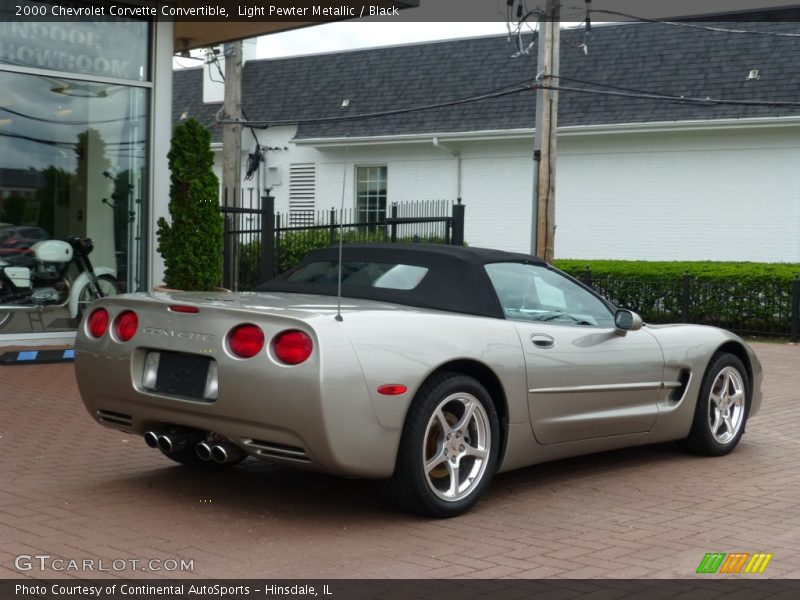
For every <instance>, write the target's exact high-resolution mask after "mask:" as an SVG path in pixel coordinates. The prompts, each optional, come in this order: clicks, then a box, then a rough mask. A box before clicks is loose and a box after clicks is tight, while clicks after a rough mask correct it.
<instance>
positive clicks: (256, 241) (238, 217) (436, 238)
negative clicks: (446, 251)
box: [220, 196, 465, 290]
mask: <svg viewBox="0 0 800 600" xmlns="http://www.w3.org/2000/svg"><path fill="white" fill-rule="evenodd" d="M254 204H257V205H255V206H254ZM220 212H221V213H222V214H223V216H224V218H225V222H224V232H225V233H224V235H225V241H224V246H223V277H222V285H223V286H224V287H226V288H228V289H231V290H249V289H253V288H254V287H255V286H256V285H258V284H259V283H260V282H262V281H267V280H268V279H271V278H272V277H274V276H275V275H278V274H279V273H282V272H284V271H287V270H288V269H290V268H292V267H293V266H294V265H295V264H297V262H299V261H300V260H301V259H302V258H303V257H304V256H305V255H306V254H307V253H308V252H309V251H310V250H313V249H314V248H322V247H325V246H330V245H333V244H335V243H337V242H338V241H339V239H340V237H341V239H342V241H343V242H344V243H351V242H377V241H380V242H392V243H409V242H424V243H438V244H452V245H463V244H464V212H465V207H464V205H463V204H461V203H460V202H457V203H455V204H452V203H450V202H449V201H446V200H433V201H419V202H404V203H394V204H392V205H391V206H390V207H388V210H387V214H386V216H385V217H384V218H383V219H381V220H378V221H374V222H366V223H365V222H363V221H360V220H359V218H358V214H357V212H356V211H354V210H352V209H346V210H344V211H340V210H337V209H330V210H327V211H317V212H311V213H309V212H308V211H306V212H304V213H303V214H297V213H294V214H293V213H291V212H290V213H284V214H281V213H276V212H275V198H273V197H272V196H262V197H261V198H260V201H259V202H257V203H254V202H252V201H251V202H250V206H247V207H242V206H239V207H232V206H222V207H220Z"/></svg>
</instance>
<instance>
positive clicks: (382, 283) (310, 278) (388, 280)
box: [286, 260, 428, 290]
mask: <svg viewBox="0 0 800 600" xmlns="http://www.w3.org/2000/svg"><path fill="white" fill-rule="evenodd" d="M427 274H428V269H427V267H420V266H417V265H404V264H399V263H389V262H374V261H359V260H345V261H344V262H342V285H357V286H361V287H369V288H384V289H390V290H413V289H415V288H416V287H417V286H418V285H419V284H420V282H421V281H422V280H423V279H424V278H425V275H427ZM286 281H287V282H291V283H329V284H336V283H338V281H339V263H338V262H336V261H319V262H312V263H309V264H307V265H306V266H305V267H302V268H300V269H298V270H297V271H295V272H294V273H292V274H291V275H290V276H289V278H288V279H287V280H286Z"/></svg>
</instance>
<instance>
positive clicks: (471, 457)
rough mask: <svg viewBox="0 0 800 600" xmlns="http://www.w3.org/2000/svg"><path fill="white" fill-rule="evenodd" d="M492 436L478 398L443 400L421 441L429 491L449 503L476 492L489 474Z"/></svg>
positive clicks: (462, 395)
mask: <svg viewBox="0 0 800 600" xmlns="http://www.w3.org/2000/svg"><path fill="white" fill-rule="evenodd" d="M491 437H492V433H491V428H490V426H489V417H488V415H487V414H486V409H484V407H483V405H482V404H481V403H480V401H479V400H478V399H477V398H476V397H475V396H473V395H471V394H467V393H456V394H452V395H450V396H448V397H447V398H445V399H444V400H442V402H440V403H439V405H438V406H437V407H436V410H434V411H433V415H432V416H431V418H430V419H429V420H428V425H427V427H426V429H425V437H424V439H423V442H422V444H423V446H422V452H423V456H424V457H425V464H424V467H423V468H424V469H425V479H426V480H427V482H428V486H429V488H430V490H431V491H432V492H433V493H434V494H435V495H436V496H437V497H438V498H440V499H442V500H445V501H448V502H455V501H458V500H461V499H463V498H466V497H467V496H469V495H470V494H471V493H472V492H473V491H475V489H476V488H477V487H478V484H479V483H480V482H481V480H482V479H483V475H484V473H485V472H486V465H487V464H488V459H489V450H490V448H491V447H492V439H491Z"/></svg>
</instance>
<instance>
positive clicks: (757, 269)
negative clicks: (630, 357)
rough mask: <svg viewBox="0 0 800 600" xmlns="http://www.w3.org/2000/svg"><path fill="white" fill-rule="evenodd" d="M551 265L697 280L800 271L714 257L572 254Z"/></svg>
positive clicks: (577, 271)
mask: <svg viewBox="0 0 800 600" xmlns="http://www.w3.org/2000/svg"><path fill="white" fill-rule="evenodd" d="M555 266H556V267H558V268H559V269H561V270H562V271H565V272H567V273H569V274H570V275H572V276H573V277H581V276H582V275H583V272H584V270H585V269H586V267H589V268H591V270H592V274H593V276H595V277H634V278H657V279H659V278H664V277H669V278H672V277H683V274H684V273H689V274H690V275H691V276H692V277H694V278H695V279H697V280H707V281H711V280H736V281H744V280H747V281H775V280H787V281H790V280H791V279H792V278H793V277H794V275H795V273H800V263H755V262H714V261H676V262H662V261H643V260H581V259H576V258H569V259H561V260H556V261H555Z"/></svg>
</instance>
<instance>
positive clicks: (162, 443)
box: [158, 435, 175, 452]
mask: <svg viewBox="0 0 800 600" xmlns="http://www.w3.org/2000/svg"><path fill="white" fill-rule="evenodd" d="M174 448H175V445H174V444H173V443H172V439H171V438H170V437H169V436H168V435H160V436H158V449H159V450H161V451H162V452H172V451H173V450H174Z"/></svg>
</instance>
